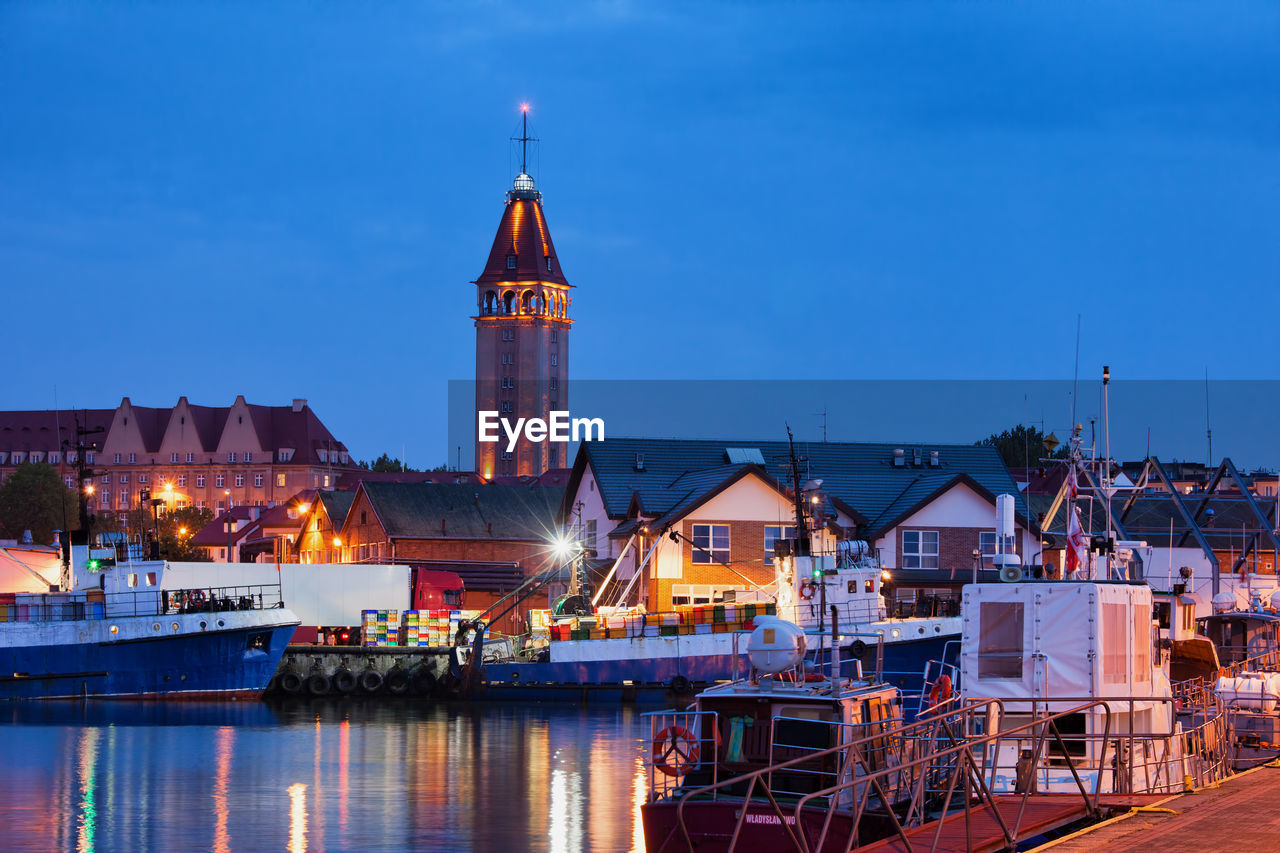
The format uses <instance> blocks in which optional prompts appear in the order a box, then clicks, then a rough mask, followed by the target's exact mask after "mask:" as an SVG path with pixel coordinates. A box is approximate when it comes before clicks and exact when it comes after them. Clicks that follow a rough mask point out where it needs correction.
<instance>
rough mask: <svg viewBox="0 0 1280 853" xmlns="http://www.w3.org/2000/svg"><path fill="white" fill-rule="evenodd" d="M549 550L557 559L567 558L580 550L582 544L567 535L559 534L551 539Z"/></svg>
mask: <svg viewBox="0 0 1280 853" xmlns="http://www.w3.org/2000/svg"><path fill="white" fill-rule="evenodd" d="M551 550H552V552H553V553H554V554H555V555H556V557H557V558H558V559H561V560H567V559H569V558H570V557H572V556H574V555H575V554H577V553H578V551H580V550H582V546H581V545H580V544H578V543H577V542H575V541H573V540H572V539H570V538H569V537H568V536H564V535H560V536H557V537H556V538H555V539H553V540H551Z"/></svg>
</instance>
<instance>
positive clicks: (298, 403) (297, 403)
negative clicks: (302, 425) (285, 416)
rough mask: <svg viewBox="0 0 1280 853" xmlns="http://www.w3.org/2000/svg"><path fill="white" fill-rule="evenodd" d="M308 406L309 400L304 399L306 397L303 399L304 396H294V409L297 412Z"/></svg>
mask: <svg viewBox="0 0 1280 853" xmlns="http://www.w3.org/2000/svg"><path fill="white" fill-rule="evenodd" d="M306 407H307V401H306V400H304V399H303V398H301V397H294V398H293V410H294V411H295V412H301V411H302V410H303V409H305V408H306Z"/></svg>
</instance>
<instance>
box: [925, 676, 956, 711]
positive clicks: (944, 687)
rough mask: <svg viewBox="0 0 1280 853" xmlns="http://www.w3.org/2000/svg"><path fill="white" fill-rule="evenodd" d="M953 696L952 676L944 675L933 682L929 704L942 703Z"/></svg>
mask: <svg viewBox="0 0 1280 853" xmlns="http://www.w3.org/2000/svg"><path fill="white" fill-rule="evenodd" d="M950 698H951V676H949V675H943V676H941V677H939V678H938V680H937V681H935V682H933V687H932V688H930V690H929V704H930V705H931V706H933V705H941V704H942V703H943V702H946V701H947V700H949V699H950Z"/></svg>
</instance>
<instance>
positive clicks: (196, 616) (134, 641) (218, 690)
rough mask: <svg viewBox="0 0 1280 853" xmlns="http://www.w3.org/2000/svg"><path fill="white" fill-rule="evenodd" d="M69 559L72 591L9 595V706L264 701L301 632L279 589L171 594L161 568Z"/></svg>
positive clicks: (1, 657)
mask: <svg viewBox="0 0 1280 853" xmlns="http://www.w3.org/2000/svg"><path fill="white" fill-rule="evenodd" d="M111 553H113V554H114V552H111ZM69 555H70V566H69V569H70V571H69V572H68V575H69V576H70V577H71V578H72V583H71V584H69V586H70V589H66V590H59V591H51V592H15V593H8V594H4V595H0V610H2V611H3V613H2V614H0V615H3V617H4V618H3V619H2V620H0V661H3V664H2V666H3V671H4V674H3V675H0V699H56V698H88V697H110V698H156V699H160V698H225V697H231V696H256V695H258V694H260V693H262V691H263V690H264V689H266V687H267V684H268V683H269V682H270V680H271V678H272V676H273V675H274V674H275V671H276V667H277V666H278V665H279V663H280V658H281V656H282V655H283V654H284V649H285V646H286V644H287V643H288V641H289V638H290V637H291V636H292V634H293V631H294V629H295V628H296V627H297V625H298V619H297V617H296V616H294V615H293V613H292V612H290V611H289V610H288V609H286V608H285V607H284V605H283V602H282V601H281V600H280V589H279V586H278V585H277V586H259V587H232V588H225V589H196V590H178V591H163V590H162V589H161V588H160V582H161V578H162V575H163V572H164V566H165V564H164V563H163V562H162V561H125V562H121V563H119V564H116V563H115V561H114V559H109V558H99V557H96V556H94V555H93V554H92V552H90V551H89V549H87V548H85V547H83V546H73V547H71V548H70V550H69Z"/></svg>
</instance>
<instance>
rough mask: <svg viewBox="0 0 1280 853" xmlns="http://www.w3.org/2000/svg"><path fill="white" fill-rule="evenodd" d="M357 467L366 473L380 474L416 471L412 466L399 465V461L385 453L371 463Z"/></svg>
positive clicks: (363, 463)
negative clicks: (374, 472)
mask: <svg viewBox="0 0 1280 853" xmlns="http://www.w3.org/2000/svg"><path fill="white" fill-rule="evenodd" d="M359 465H360V467H361V468H364V469H365V470H366V471H378V472H380V473H385V472H391V473H396V474H399V473H403V472H412V471H417V470H418V469H417V468H414V467H412V466H409V465H404V464H401V462H400V460H399V459H392V458H391V457H390V456H388V455H387V454H385V453H384V454H382V455H381V456H379V457H378V458H377V459H375V460H373V461H372V462H361V463H359Z"/></svg>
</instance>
